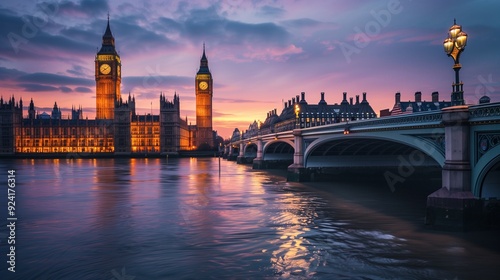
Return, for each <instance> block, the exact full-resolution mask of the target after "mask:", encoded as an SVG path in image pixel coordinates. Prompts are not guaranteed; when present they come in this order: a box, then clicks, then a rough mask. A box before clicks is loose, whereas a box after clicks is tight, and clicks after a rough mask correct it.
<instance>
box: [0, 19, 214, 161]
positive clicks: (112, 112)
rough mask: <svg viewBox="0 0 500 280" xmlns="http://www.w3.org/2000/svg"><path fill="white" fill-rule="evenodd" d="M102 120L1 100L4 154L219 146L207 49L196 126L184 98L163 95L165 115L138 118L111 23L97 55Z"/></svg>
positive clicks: (139, 151)
mask: <svg viewBox="0 0 500 280" xmlns="http://www.w3.org/2000/svg"><path fill="white" fill-rule="evenodd" d="M95 80H96V118H95V119H91V120H89V119H84V118H83V112H82V108H81V107H80V108H72V111H71V116H68V117H67V118H63V117H62V114H61V110H60V108H59V107H58V105H57V103H55V104H54V107H53V109H52V112H51V114H48V113H45V112H44V113H41V114H39V113H37V112H36V110H35V103H34V101H33V100H31V101H30V103H29V106H28V114H27V115H24V112H23V101H22V99H20V100H19V101H16V99H15V98H14V96H12V97H11V98H9V99H7V100H4V99H3V98H1V99H0V155H4V156H5V155H7V156H8V155H16V154H19V155H23V154H40V153H41V154H56V155H57V154H70V153H82V154H87V153H88V154H108V155H134V154H137V155H144V154H153V155H154V154H156V155H165V154H178V153H179V152H181V151H186V150H195V149H203V150H208V149H212V148H213V147H214V140H215V132H214V131H213V129H212V96H213V88H212V86H213V80H212V74H211V73H210V70H209V68H208V60H207V57H206V55H205V47H204V46H203V55H202V57H201V60H200V68H199V71H198V73H197V74H196V77H195V89H196V122H197V123H196V125H190V124H188V122H187V118H186V119H182V118H181V117H180V98H179V96H178V95H177V94H174V96H173V99H172V100H169V99H168V98H167V97H166V96H165V95H163V94H160V97H159V102H160V114H159V115H152V114H146V115H138V114H137V113H136V110H135V97H132V96H130V94H129V96H128V97H127V98H126V99H125V100H123V98H122V97H121V93H120V87H121V59H120V56H119V55H118V53H117V51H116V49H115V39H114V37H113V34H112V32H111V29H110V26H109V19H108V24H107V27H106V31H105V33H104V35H103V37H102V47H101V49H100V50H99V52H98V53H97V54H96V56H95Z"/></svg>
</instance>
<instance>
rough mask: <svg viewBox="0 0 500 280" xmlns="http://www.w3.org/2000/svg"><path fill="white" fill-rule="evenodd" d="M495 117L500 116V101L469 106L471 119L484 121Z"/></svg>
mask: <svg viewBox="0 0 500 280" xmlns="http://www.w3.org/2000/svg"><path fill="white" fill-rule="evenodd" d="M492 117H493V118H494V117H500V103H499V102H497V103H487V104H480V105H474V106H470V107H469V120H470V121H483V120H486V119H491V118H492Z"/></svg>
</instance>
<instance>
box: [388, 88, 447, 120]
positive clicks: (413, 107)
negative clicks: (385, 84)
mask: <svg viewBox="0 0 500 280" xmlns="http://www.w3.org/2000/svg"><path fill="white" fill-rule="evenodd" d="M450 106H451V101H444V100H443V101H439V93H438V92H437V91H435V92H433V93H432V94H431V101H425V100H422V93H421V92H420V91H417V92H415V99H414V100H413V101H411V100H408V101H401V93H399V92H397V93H396V94H395V96H394V106H393V107H392V109H391V110H390V111H389V109H384V110H381V111H380V117H386V116H396V115H401V114H411V113H417V112H427V111H433V110H441V109H443V108H446V107H450Z"/></svg>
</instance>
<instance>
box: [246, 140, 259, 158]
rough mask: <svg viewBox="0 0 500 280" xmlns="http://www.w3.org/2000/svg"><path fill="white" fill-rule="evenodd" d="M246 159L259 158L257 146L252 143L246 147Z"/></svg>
mask: <svg viewBox="0 0 500 280" xmlns="http://www.w3.org/2000/svg"><path fill="white" fill-rule="evenodd" d="M243 155H244V157H249V158H255V157H257V144H256V143H250V144H247V145H245V147H244V153H243Z"/></svg>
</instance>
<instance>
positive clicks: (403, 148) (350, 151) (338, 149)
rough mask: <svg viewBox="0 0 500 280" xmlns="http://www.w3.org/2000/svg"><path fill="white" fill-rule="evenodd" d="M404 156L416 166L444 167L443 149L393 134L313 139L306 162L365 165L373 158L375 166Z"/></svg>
mask: <svg viewBox="0 0 500 280" xmlns="http://www.w3.org/2000/svg"><path fill="white" fill-rule="evenodd" d="M415 151H419V152H421V153H422V154H418V153H415ZM401 155H403V156H405V155H407V156H408V157H407V158H406V157H405V158H406V160H408V161H409V162H410V164H412V163H414V164H415V165H426V166H440V167H442V166H443V165H444V161H445V158H444V151H442V150H440V149H439V147H437V146H436V144H435V143H432V142H431V141H429V140H425V139H422V138H417V137H414V136H408V135H401V134H392V133H388V135H387V136H380V135H371V134H369V133H359V134H356V135H355V136H354V135H352V134H351V135H348V136H346V135H339V134H337V135H330V136H322V137H320V138H318V139H316V140H314V141H313V142H311V143H310V144H309V145H308V146H307V148H306V151H305V153H304V159H305V162H304V165H305V167H308V168H309V167H328V165H331V164H332V163H334V162H335V161H338V160H339V159H341V160H342V162H339V166H345V165H346V164H350V165H351V166H362V164H365V165H366V164H367V161H368V160H370V161H372V162H371V163H370V164H373V165H374V166H375V165H376V166H383V164H390V163H392V164H393V163H394V162H395V160H397V159H398V156H401ZM373 156H377V161H376V162H373V159H374V157H373ZM356 157H357V158H356Z"/></svg>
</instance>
